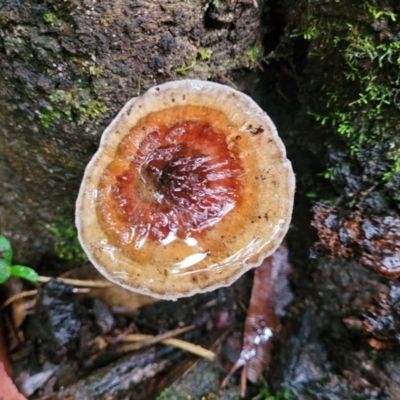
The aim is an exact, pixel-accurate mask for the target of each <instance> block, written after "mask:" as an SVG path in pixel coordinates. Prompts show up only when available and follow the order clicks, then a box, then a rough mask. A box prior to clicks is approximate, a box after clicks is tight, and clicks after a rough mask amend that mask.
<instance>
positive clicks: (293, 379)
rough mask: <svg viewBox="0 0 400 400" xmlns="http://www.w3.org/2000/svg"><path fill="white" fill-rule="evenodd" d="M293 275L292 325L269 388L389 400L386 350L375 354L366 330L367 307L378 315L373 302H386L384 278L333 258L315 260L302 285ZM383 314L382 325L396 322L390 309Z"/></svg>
mask: <svg viewBox="0 0 400 400" xmlns="http://www.w3.org/2000/svg"><path fill="white" fill-rule="evenodd" d="M294 274H295V277H294V279H296V282H297V285H299V284H300V285H301V287H299V288H298V290H297V295H298V296H299V295H301V294H302V300H301V304H300V303H296V299H295V300H294V303H293V304H292V306H291V311H290V313H291V320H292V321H293V322H292V323H294V325H293V326H292V329H291V332H290V334H289V337H287V338H286V340H284V341H283V342H282V348H281V350H280V352H279V355H276V356H275V357H274V359H273V361H272V367H271V375H272V382H273V383H274V385H276V384H277V382H278V386H275V389H276V390H279V388H281V387H289V388H290V390H291V392H292V393H293V394H294V398H295V399H296V400H297V399H299V400H303V399H304V400H306V399H307V400H308V399H318V400H319V399H329V400H331V399H332V400H339V399H340V400H341V399H359V400H366V399H385V400H386V399H387V400H388V399H391V400H393V399H395V398H396V397H391V395H390V394H389V392H390V385H391V383H390V380H391V378H390V376H389V374H388V372H387V368H386V365H385V363H386V361H385V360H387V357H388V355H390V352H389V351H385V350H382V349H384V347H381V348H380V350H379V351H378V352H377V348H376V347H375V346H374V343H375V342H371V338H374V340H377V339H376V337H374V336H373V335H372V334H371V332H370V331H368V330H367V329H366V324H367V323H368V313H369V316H370V317H371V316H372V314H371V313H370V311H371V306H372V305H373V304H375V305H376V307H377V308H376V309H375V311H376V314H375V318H376V316H377V315H378V314H380V315H381V316H382V314H383V309H382V308H380V309H379V310H378V305H377V304H378V303H379V300H378V299H380V298H381V297H382V296H386V297H387V298H390V293H391V288H390V285H389V283H388V282H387V281H386V278H384V277H380V276H379V275H377V274H375V273H374V272H371V271H369V270H367V269H365V268H363V267H361V266H359V265H357V264H355V263H350V262H346V261H345V260H344V259H339V258H325V259H323V258H319V259H318V261H316V263H313V272H312V274H311V276H310V277H309V278H308V283H306V281H305V280H301V279H300V280H299V277H298V274H299V271H296V270H295V271H294ZM300 282H301V283H300ZM393 301H394V300H393ZM389 308H390V307H389ZM386 312H387V318H386V321H385V322H387V321H388V320H389V319H390V318H392V319H395V320H396V319H397V320H398V316H396V315H395V314H396V312H395V311H393V309H390V310H389V309H387V311H386ZM389 314H390V316H389ZM295 316H296V318H294V317H295ZM294 321H296V322H294ZM380 327H381V328H382V329H383V328H385V332H393V330H392V329H393V327H394V324H393V323H392V325H391V328H392V329H389V330H387V327H388V326H387V325H385V324H384V320H383V319H382V324H381V325H380ZM293 328H294V329H293ZM382 333H383V330H382ZM392 351H393V350H392ZM395 359H397V356H396V357H395ZM393 385H394V386H395V385H396V384H395V383H393ZM393 390H395V389H393Z"/></svg>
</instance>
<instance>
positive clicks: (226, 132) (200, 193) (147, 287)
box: [76, 80, 295, 299]
mask: <svg viewBox="0 0 400 400" xmlns="http://www.w3.org/2000/svg"><path fill="white" fill-rule="evenodd" d="M294 186H295V179H294V175H293V171H292V167H291V164H290V162H289V161H288V160H287V159H286V151H285V148H284V146H283V144H282V142H281V140H280V138H279V137H278V134H277V131H276V128H275V126H274V124H273V123H272V121H271V120H270V118H269V117H268V115H267V114H266V113H265V112H263V111H262V110H261V109H260V107H259V106H258V105H257V104H256V103H255V102H254V101H253V100H252V99H251V98H249V97H248V96H246V95H244V94H243V93H240V92H238V91H236V90H234V89H232V88H230V87H227V86H224V85H220V84H217V83H212V82H205V81H197V80H183V81H177V82H169V83H165V84H163V85H159V86H156V87H153V88H152V89H150V90H149V91H148V92H146V93H145V94H144V95H143V96H140V97H137V98H133V99H131V100H130V101H129V102H128V103H127V104H126V105H125V106H124V107H123V109H122V110H121V111H120V113H119V114H118V115H117V117H116V118H115V119H114V121H112V123H111V124H110V126H109V127H108V128H107V129H106V130H105V131H104V133H103V136H102V138H101V143H100V147H99V149H98V151H97V153H96V154H95V155H94V157H93V158H92V160H91V161H90V163H89V164H88V166H87V168H86V171H85V175H84V178H83V181H82V185H81V188H80V191H79V196H78V200H77V205H76V225H77V227H78V234H79V239H80V242H81V244H82V247H83V249H84V250H85V252H86V254H87V256H88V257H89V259H90V261H91V262H92V263H93V265H94V266H95V267H96V268H97V269H98V270H99V271H100V272H101V273H102V274H103V275H105V276H106V277H107V278H108V279H109V280H111V281H113V282H115V283H117V284H119V285H121V286H123V287H125V288H128V289H130V290H133V291H136V292H139V293H142V294H147V295H151V296H154V297H158V298H163V299H175V298H178V297H182V296H190V295H193V294H195V293H199V292H205V291H210V290H213V289H215V288H218V287H221V286H227V285H230V284H231V283H232V282H234V281H235V280H236V279H237V278H239V277H240V276H241V275H242V274H243V273H244V272H246V271H248V270H249V269H251V268H253V267H257V266H259V265H260V264H261V262H262V261H263V260H264V258H265V257H267V256H269V255H270V254H272V253H273V252H274V251H275V249H276V248H277V247H278V246H279V244H280V243H281V241H282V239H283V237H284V236H285V234H286V232H287V230H288V227H289V222H290V218H291V214H292V207H293V197H294Z"/></svg>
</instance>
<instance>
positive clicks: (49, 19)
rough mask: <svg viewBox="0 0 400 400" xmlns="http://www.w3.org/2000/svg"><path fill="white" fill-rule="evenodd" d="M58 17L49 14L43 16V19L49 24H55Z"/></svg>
mask: <svg viewBox="0 0 400 400" xmlns="http://www.w3.org/2000/svg"><path fill="white" fill-rule="evenodd" d="M56 18H57V17H56V15H55V14H54V13H52V12H47V13H45V14H44V15H43V19H44V20H45V21H46V22H48V23H49V24H51V23H53V22H54V21H55V20H56Z"/></svg>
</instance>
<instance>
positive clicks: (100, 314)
mask: <svg viewBox="0 0 400 400" xmlns="http://www.w3.org/2000/svg"><path fill="white" fill-rule="evenodd" d="M92 307H93V308H92V310H93V315H94V318H95V321H96V325H97V326H98V327H99V328H100V331H101V333H102V334H106V333H109V332H110V331H111V329H113V328H114V326H115V324H116V322H115V318H114V314H113V313H112V311H111V309H110V307H108V305H107V304H106V303H104V302H103V301H101V300H100V299H98V298H95V299H93V305H92Z"/></svg>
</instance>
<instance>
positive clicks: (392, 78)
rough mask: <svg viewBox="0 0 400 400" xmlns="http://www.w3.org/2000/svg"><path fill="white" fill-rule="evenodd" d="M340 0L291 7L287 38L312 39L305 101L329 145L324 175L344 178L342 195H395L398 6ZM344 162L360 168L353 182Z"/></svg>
mask: <svg viewBox="0 0 400 400" xmlns="http://www.w3.org/2000/svg"><path fill="white" fill-rule="evenodd" d="M343 3H345V4H341V6H340V7H338V6H337V4H336V3H334V2H332V3H329V4H328V3H326V2H321V1H317V2H309V3H308V4H307V7H306V8H305V9H302V10H297V12H296V19H295V21H296V22H295V24H294V25H293V26H292V30H291V37H292V38H293V37H302V38H303V39H306V40H308V41H309V47H308V67H307V69H306V80H305V82H306V83H305V85H304V86H303V88H302V102H303V103H304V104H305V106H306V112H307V114H308V116H310V117H311V118H312V119H313V120H314V121H315V122H317V124H316V125H315V124H314V126H315V127H316V129H318V131H319V132H320V133H321V136H323V137H324V139H322V140H324V141H325V142H324V144H325V145H327V147H328V150H327V155H328V165H327V170H326V171H325V173H324V176H325V177H327V178H329V179H330V180H331V181H333V182H334V183H336V184H340V185H343V183H344V185H345V186H346V189H345V191H346V197H347V198H346V201H347V202H349V203H355V202H357V201H363V200H364V199H366V198H368V197H369V196H370V195H372V192H373V191H375V190H379V191H380V192H381V193H382V194H383V195H382V196H383V198H384V200H383V201H384V202H391V201H395V202H398V201H399V200H400V190H399V189H400V134H399V133H400V95H399V92H400V5H399V4H397V3H396V2H394V1H390V0H386V1H361V2H353V1H350V0H346V1H344V2H343ZM302 4H303V5H304V4H305V3H304V2H303V3H302ZM327 138H328V139H327ZM339 153H340V155H339ZM344 165H346V168H347V167H348V168H350V169H351V170H352V171H353V172H355V171H356V170H357V171H358V172H357V174H358V175H359V180H358V182H353V183H350V179H349V178H348V175H349V174H348V171H347V172H346V171H344V169H343V168H344ZM346 174H347V176H346ZM356 180H357V179H356ZM370 205H371V206H372V207H374V206H376V202H370ZM381 207H383V208H384V206H382V202H381Z"/></svg>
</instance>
